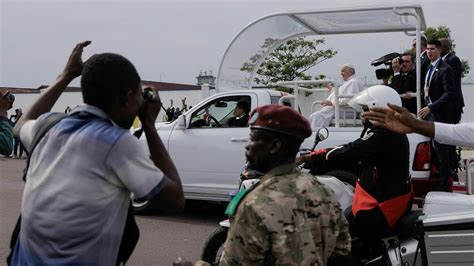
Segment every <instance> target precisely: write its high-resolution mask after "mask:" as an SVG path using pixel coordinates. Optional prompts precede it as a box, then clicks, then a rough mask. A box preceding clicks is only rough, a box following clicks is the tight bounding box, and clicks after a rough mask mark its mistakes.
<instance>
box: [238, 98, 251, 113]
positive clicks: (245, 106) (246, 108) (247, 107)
mask: <svg viewBox="0 0 474 266" xmlns="http://www.w3.org/2000/svg"><path fill="white" fill-rule="evenodd" d="M236 106H237V107H240V108H242V109H243V110H244V112H246V113H247V114H248V113H249V112H250V103H249V102H248V101H243V100H242V101H238V102H237V105H236Z"/></svg>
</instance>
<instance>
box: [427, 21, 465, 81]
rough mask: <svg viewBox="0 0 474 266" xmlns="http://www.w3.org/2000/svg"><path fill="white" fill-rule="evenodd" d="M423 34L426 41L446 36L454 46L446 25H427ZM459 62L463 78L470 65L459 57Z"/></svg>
mask: <svg viewBox="0 0 474 266" xmlns="http://www.w3.org/2000/svg"><path fill="white" fill-rule="evenodd" d="M425 36H426V39H427V40H428V41H431V40H438V39H441V38H447V39H449V40H451V43H452V46H453V49H454V48H455V47H456V45H455V44H454V39H451V30H450V29H449V28H448V27H447V26H438V27H437V28H433V27H428V28H426V30H425ZM461 63H462V74H461V77H463V78H464V77H465V76H466V75H467V74H468V73H469V71H470V70H471V67H470V66H469V61H467V60H462V59H461Z"/></svg>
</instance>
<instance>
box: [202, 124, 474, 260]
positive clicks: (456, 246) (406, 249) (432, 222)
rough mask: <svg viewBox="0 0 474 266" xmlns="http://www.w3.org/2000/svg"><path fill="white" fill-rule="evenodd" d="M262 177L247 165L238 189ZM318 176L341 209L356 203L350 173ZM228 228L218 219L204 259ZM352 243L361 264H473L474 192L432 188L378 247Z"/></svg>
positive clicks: (219, 246) (323, 133) (216, 252)
mask: <svg viewBox="0 0 474 266" xmlns="http://www.w3.org/2000/svg"><path fill="white" fill-rule="evenodd" d="M328 135H329V134H328V132H327V129H321V130H320V131H318V132H317V134H316V137H315V144H314V146H313V148H312V149H310V150H302V151H301V152H300V153H307V152H311V151H313V150H314V148H315V147H316V145H317V144H318V143H319V142H320V141H322V140H324V139H326V138H327V137H328ZM468 171H470V169H468ZM332 173H343V171H332ZM261 176H262V174H261V173H260V174H259V173H255V172H251V171H245V170H244V171H243V173H242V174H241V176H240V178H239V190H240V189H243V188H246V189H249V188H251V187H252V186H255V185H257V184H258V182H259V181H260V177H261ZM315 178H318V180H319V181H321V182H322V183H324V184H325V185H327V186H329V187H330V188H332V189H333V190H334V192H335V194H336V197H337V199H338V201H339V203H340V204H341V208H342V209H343V210H345V209H347V208H348V207H349V206H351V205H352V199H353V196H354V186H353V182H352V178H349V180H348V179H346V178H344V176H343V175H342V178H341V176H338V174H335V176H330V175H319V176H315ZM229 228H230V221H229V220H228V219H227V220H224V221H221V222H220V223H219V227H218V228H217V229H216V230H215V231H214V232H213V233H212V234H211V235H210V236H209V237H208V239H207V241H206V243H205V244H204V247H203V250H202V254H201V259H202V260H203V261H206V262H208V263H210V264H211V265H218V264H219V260H220V257H221V256H222V252H223V245H224V243H225V240H226V238H227V232H228V230H229ZM352 247H353V249H352V253H353V255H354V256H355V257H356V258H357V260H358V261H359V262H360V264H361V265H393V266H395V265H400V266H401V265H403V266H412V265H415V266H418V265H423V266H426V265H452V264H456V265H474V195H470V194H468V195H465V194H457V193H452V192H429V193H428V194H427V196H426V198H425V200H424V205H423V209H422V210H413V211H410V212H407V213H406V214H405V215H404V216H403V217H402V218H401V219H400V221H399V222H398V223H397V224H396V225H395V226H394V228H392V229H391V230H390V232H389V233H388V234H387V235H385V236H383V237H382V238H381V239H380V240H379V243H378V247H377V250H379V252H377V253H371V252H369V253H366V252H365V250H366V249H364V244H363V243H362V242H361V241H360V240H359V239H357V238H355V239H352ZM333 264H334V263H333ZM334 265H340V264H337V263H336V264H334Z"/></svg>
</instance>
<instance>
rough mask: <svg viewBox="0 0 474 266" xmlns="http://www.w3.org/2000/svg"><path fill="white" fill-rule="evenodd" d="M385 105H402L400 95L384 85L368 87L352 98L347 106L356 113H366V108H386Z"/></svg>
mask: <svg viewBox="0 0 474 266" xmlns="http://www.w3.org/2000/svg"><path fill="white" fill-rule="evenodd" d="M387 103H391V104H395V105H398V106H401V105H402V100H401V99H400V95H399V94H398V93H397V92H396V91H395V90H394V89H393V88H390V87H388V86H385V85H375V86H372V87H369V88H367V89H365V90H363V91H361V92H359V94H357V95H356V96H354V97H352V99H351V100H350V101H349V102H348V104H349V105H350V106H351V107H352V108H354V109H356V110H357V111H358V112H363V111H368V109H367V108H372V107H387Z"/></svg>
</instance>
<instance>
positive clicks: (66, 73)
mask: <svg viewBox="0 0 474 266" xmlns="http://www.w3.org/2000/svg"><path fill="white" fill-rule="evenodd" d="M89 44H91V41H84V42H80V43H78V44H77V45H76V46H75V47H74V49H73V50H72V53H71V55H70V56H69V59H68V61H67V63H66V66H65V67H64V70H63V72H62V74H61V75H62V76H63V77H64V78H66V79H69V80H73V79H75V78H76V77H78V76H80V75H81V72H82V67H83V66H84V63H83V62H82V52H83V51H84V47H86V46H88V45H89Z"/></svg>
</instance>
